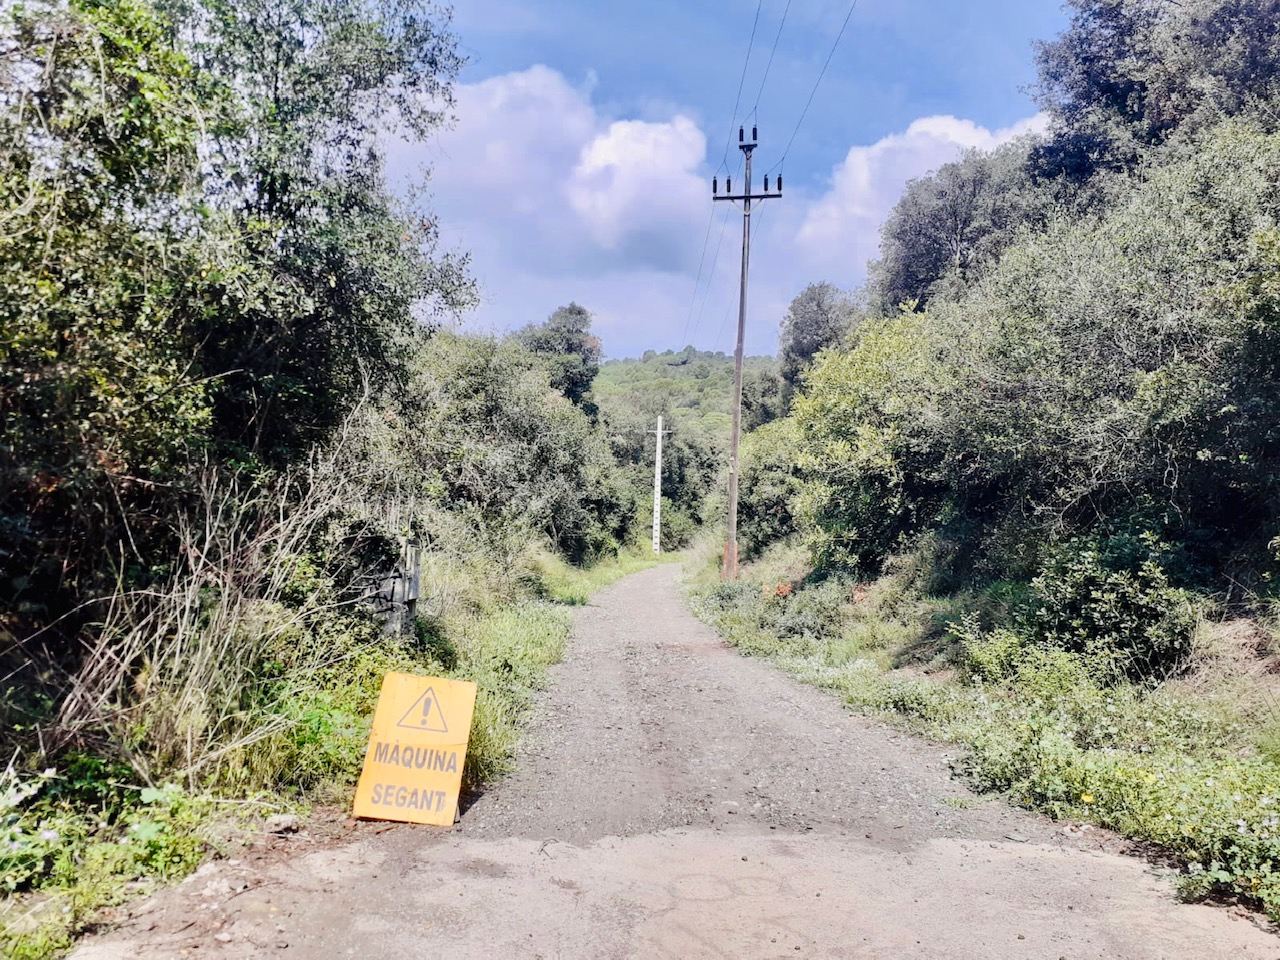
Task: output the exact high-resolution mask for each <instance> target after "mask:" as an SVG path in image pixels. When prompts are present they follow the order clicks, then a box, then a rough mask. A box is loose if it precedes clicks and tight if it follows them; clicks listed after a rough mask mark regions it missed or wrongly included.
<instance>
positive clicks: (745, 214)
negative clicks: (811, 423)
mask: <svg viewBox="0 0 1280 960" xmlns="http://www.w3.org/2000/svg"><path fill="white" fill-rule="evenodd" d="M756 146H757V143H756V128H755V127H752V128H751V140H750V141H748V140H747V139H746V129H745V128H744V127H739V128H738V149H739V150H741V151H742V153H743V155H744V156H745V157H746V167H747V169H746V176H747V182H746V185H745V189H744V191H743V192H742V193H740V194H735V193H734V192H733V182H732V181H731V180H729V179H726V180H725V193H724V194H723V195H721V194H720V192H719V184H718V183H717V182H716V181H715V180H712V181H711V193H712V200H730V201H733V200H741V201H742V279H741V283H740V286H739V290H738V346H737V348H736V349H735V350H734V352H733V436H732V437H731V438H730V441H729V540H728V543H726V544H725V548H724V571H723V576H724V579H726V580H737V579H738V446H739V442H740V441H741V439H742V349H743V339H744V337H745V335H746V330H747V273H748V270H749V269H750V265H751V201H752V200H771V199H774V198H776V197H780V196H782V177H781V176H779V177H778V189H777V192H775V193H770V192H769V178H768V177H767V176H766V177H765V178H764V192H763V193H756V194H753V193H752V192H751V154H752V152H753V151H754V150H755V148H756Z"/></svg>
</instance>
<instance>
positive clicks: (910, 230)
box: [871, 139, 1052, 313]
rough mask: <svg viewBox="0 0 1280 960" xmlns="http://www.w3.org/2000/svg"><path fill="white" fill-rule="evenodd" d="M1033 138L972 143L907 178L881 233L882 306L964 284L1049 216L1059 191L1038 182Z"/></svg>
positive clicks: (878, 282)
mask: <svg viewBox="0 0 1280 960" xmlns="http://www.w3.org/2000/svg"><path fill="white" fill-rule="evenodd" d="M1034 143H1035V141H1034V139H1019V140H1015V141H1013V142H1012V143H1008V144H1005V145H1003V146H1001V147H999V148H998V149H996V150H994V151H991V152H983V151H979V150H970V151H969V152H968V153H966V154H965V156H964V157H963V158H962V159H960V160H958V161H956V162H954V163H948V164H944V165H943V166H942V167H940V168H939V169H938V170H937V171H936V172H934V173H932V174H930V175H929V176H927V177H922V178H920V179H918V180H912V181H911V182H910V183H908V184H907V189H906V192H905V193H904V194H903V195H902V197H901V199H899V200H898V202H897V204H895V206H894V208H893V210H892V212H890V214H889V217H888V219H887V220H886V221H885V224H884V227H883V228H882V229H881V232H880V236H881V241H880V258H879V260H878V261H877V262H876V263H875V264H874V265H873V266H872V269H871V276H872V281H871V287H872V296H873V298H874V299H875V300H876V301H877V302H878V304H879V307H880V309H881V310H882V311H883V312H888V313H891V312H893V311H895V310H897V309H898V307H899V306H900V305H902V304H904V303H915V304H917V305H918V306H921V307H924V306H927V304H928V302H929V299H930V298H931V297H932V296H933V295H934V293H935V292H936V291H937V290H938V288H939V286H940V285H945V284H950V285H952V286H955V287H961V288H962V287H963V286H964V285H965V284H967V283H969V282H971V281H973V280H974V279H976V278H977V277H978V276H980V275H981V273H982V271H983V270H984V269H986V268H987V267H989V266H990V265H991V264H993V263H995V262H996V261H997V260H998V259H999V257H1000V254H1001V253H1003V252H1004V250H1005V249H1006V248H1008V247H1009V246H1010V245H1011V244H1012V243H1013V242H1014V241H1015V240H1017V238H1018V235H1019V232H1020V231H1023V230H1026V229H1028V228H1034V227H1035V226H1038V225H1039V224H1041V223H1043V222H1044V220H1045V217H1046V216H1047V214H1048V212H1049V210H1050V209H1051V204H1052V198H1051V197H1050V195H1049V191H1048V189H1047V188H1046V187H1044V186H1037V185H1035V184H1033V182H1032V177H1031V174H1030V172H1029V171H1028V167H1027V153H1028V150H1029V149H1030V148H1031V146H1032V145H1033V144H1034Z"/></svg>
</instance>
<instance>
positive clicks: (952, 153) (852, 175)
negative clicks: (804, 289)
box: [795, 115, 1046, 280]
mask: <svg viewBox="0 0 1280 960" xmlns="http://www.w3.org/2000/svg"><path fill="white" fill-rule="evenodd" d="M1045 122H1046V121H1045V118H1044V117H1043V115H1037V116H1035V117H1031V118H1029V119H1027V120H1023V121H1021V122H1019V123H1017V124H1015V125H1014V126H1012V127H1009V128H1007V129H1004V130H994V131H992V130H988V129H987V128H986V127H982V126H979V125H978V124H976V123H974V122H973V121H972V120H961V119H957V118H956V117H950V116H934V117H923V118H921V119H919V120H915V121H913V122H912V123H911V125H910V126H908V127H907V129H906V130H905V131H904V132H903V133H895V134H891V135H890V136H887V137H885V138H883V139H882V140H879V141H877V142H876V143H874V144H872V145H871V146H867V147H853V148H852V149H851V150H850V151H849V153H848V155H847V156H846V157H845V159H844V161H843V162H842V163H841V164H840V165H839V166H837V167H836V168H835V170H834V171H833V172H832V175H831V188H830V190H829V191H828V192H827V193H826V194H825V195H824V196H822V197H821V198H819V199H818V200H817V201H816V202H815V203H814V204H813V205H812V206H811V207H810V208H809V210H808V212H807V214H806V215H805V218H804V222H803V224H802V225H801V226H800V229H799V230H798V232H797V234H796V237H795V240H796V243H797V244H798V245H799V246H800V247H801V248H802V249H803V250H804V251H805V252H806V253H807V254H808V255H809V257H810V258H811V262H812V263H814V265H821V266H826V267H827V268H828V269H842V270H843V272H844V273H845V274H846V275H849V274H850V273H851V271H856V273H857V275H856V277H850V279H859V280H860V279H861V277H862V270H863V266H864V265H865V264H866V262H867V261H868V260H871V259H873V258H874V257H875V256H876V255H877V252H878V250H879V246H880V227H881V225H882V224H883V223H884V221H885V218H886V217H887V216H888V214H889V211H890V210H892V209H893V205H894V204H895V203H897V201H898V198H899V197H900V196H901V195H902V191H903V189H904V188H905V187H906V185H907V182H908V181H909V180H913V179H915V178H917V177H921V176H924V175H925V174H927V173H929V172H930V171H932V170H936V169H937V168H938V167H940V166H942V165H943V164H946V163H950V162H951V161H953V160H956V159H958V158H959V157H960V156H961V155H962V154H963V153H964V152H965V151H966V150H970V149H974V148H977V149H981V150H990V149H992V148H993V147H997V146H999V145H1000V144H1002V143H1005V142H1007V141H1009V140H1011V139H1013V138H1014V137H1017V136H1021V135H1022V134H1025V133H1031V132H1036V131H1039V130H1043V129H1044V126H1045ZM833 279H835V278H833Z"/></svg>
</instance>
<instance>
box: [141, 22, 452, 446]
mask: <svg viewBox="0 0 1280 960" xmlns="http://www.w3.org/2000/svg"><path fill="white" fill-rule="evenodd" d="M165 7H166V9H167V10H168V11H169V12H170V13H171V14H172V15H173V16H174V18H175V22H176V23H177V25H178V28H179V32H180V35H181V36H182V37H183V38H184V39H185V41H186V46H187V47H188V48H189V49H190V50H191V51H192V57H193V59H194V61H195V63H196V64H197V66H198V67H199V68H200V70H201V71H202V72H203V73H204V75H205V76H206V77H209V78H216V79H217V81H218V82H219V83H221V84H223V85H225V88H226V89H227V91H228V94H229V95H228V96H227V97H226V98H225V99H224V102H226V103H227V104H228V105H229V106H228V107H227V109H225V110H223V111H221V112H220V114H219V116H218V117H217V122H216V123H213V124H211V125H210V134H211V137H210V143H209V144H208V148H207V150H206V154H207V159H206V161H205V192H206V196H207V202H208V204H209V206H210V207H211V209H212V210H213V211H214V216H215V217H216V218H217V220H218V225H219V227H220V228H221V230H222V232H223V235H224V237H225V239H223V240H221V242H219V243H218V244H217V245H216V246H215V247H214V248H213V249H212V250H211V251H210V258H209V260H210V262H209V263H208V264H207V265H206V270H207V271H208V273H209V275H210V278H211V283H210V286H211V287H212V289H211V290H210V291H209V293H208V295H207V297H206V299H205V302H204V303H203V304H202V306H203V307H204V311H203V317H202V319H203V320H204V323H203V329H201V330H200V331H199V341H200V342H201V344H202V350H201V363H200V367H201V371H202V372H203V373H204V374H205V375H206V376H209V377H213V378H216V379H215V380H214V381H213V383H214V384H215V387H214V391H213V399H214V410H215V418H216V422H215V431H216V432H217V434H218V436H219V437H220V438H223V439H224V440H226V441H227V442H229V443H231V444H234V445H237V446H239V447H240V448H242V449H244V450H246V451H248V452H251V453H253V454H255V455H257V456H260V457H265V458H268V459H271V460H285V459H287V458H288V457H289V456H291V455H293V454H296V453H297V452H298V451H299V450H302V449H305V448H306V446H307V445H308V444H311V443H314V442H316V441H318V440H321V439H323V438H324V437H325V436H327V435H328V433H329V432H330V431H331V430H332V429H333V428H334V427H335V425H336V424H337V423H338V422H340V420H341V418H342V417H343V416H344V415H345V413H346V412H347V411H348V410H350V409H351V405H352V404H353V403H354V402H355V401H356V400H358V399H359V397H360V396H361V395H362V393H363V392H364V391H365V390H366V389H369V388H372V389H373V390H375V391H376V390H379V389H382V388H384V387H386V386H388V385H389V384H391V383H392V382H394V381H395V378H396V377H397V376H399V375H400V370H399V361H398V357H399V353H400V351H401V348H402V344H403V341H404V339H405V338H406V337H410V336H412V335H413V334H414V333H415V331H416V329H417V327H418V325H419V324H420V323H421V322H422V321H424V320H430V319H431V318H432V317H433V316H434V315H436V314H438V313H439V312H441V311H456V310H458V309H461V308H462V307H464V306H466V305H468V304H469V303H470V302H471V301H472V295H473V292H472V290H471V287H470V283H469V281H468V280H467V278H466V276H465V273H464V269H463V268H464V267H465V262H464V261H461V260H459V259H457V258H454V257H450V256H443V257H441V256H435V255H433V254H434V246H435V239H436V233H435V228H434V226H433V222H434V221H433V220H432V219H431V218H430V216H429V215H428V214H427V212H426V211H425V210H423V209H420V208H416V207H411V206H407V205H406V204H405V203H404V202H403V201H401V200H398V199H396V198H393V197H392V196H391V194H390V192H389V190H388V189H387V185H386V183H385V179H384V176H383V162H382V151H383V146H382V143H383V139H382V138H384V135H385V134H386V133H387V132H389V131H394V132H395V133H398V134H400V135H402V136H404V137H407V138H412V139H421V138H423V137H425V136H427V135H428V134H429V133H430V132H431V131H432V130H433V129H434V128H436V127H437V126H438V125H439V124H440V123H441V122H442V121H443V120H444V118H445V116H446V111H447V110H448V109H449V107H450V105H451V104H452V93H451V86H450V85H451V82H452V80H453V78H454V77H455V76H456V73H457V70H458V67H459V64H460V60H459V58H458V55H457V52H456V44H455V41H454V38H453V37H452V35H451V34H449V32H448V31H447V29H446V28H447V15H446V14H445V13H444V12H443V11H441V10H440V9H438V8H437V7H435V6H434V5H432V4H431V3H429V2H426V0H378V2H374V3H366V2H363V0H281V2H276V0H199V2H194V0H165Z"/></svg>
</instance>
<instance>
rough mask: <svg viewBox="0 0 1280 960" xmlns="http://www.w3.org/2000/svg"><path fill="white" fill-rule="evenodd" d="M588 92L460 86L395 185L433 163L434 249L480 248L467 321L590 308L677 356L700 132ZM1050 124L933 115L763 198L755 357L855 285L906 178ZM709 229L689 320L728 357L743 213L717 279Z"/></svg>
mask: <svg viewBox="0 0 1280 960" xmlns="http://www.w3.org/2000/svg"><path fill="white" fill-rule="evenodd" d="M594 86H595V78H594V77H593V76H590V75H588V76H587V77H585V78H584V79H583V82H582V83H581V84H574V83H572V82H570V81H569V80H568V79H566V78H565V77H564V75H562V74H560V73H559V72H557V71H555V70H552V69H550V68H548V67H544V66H534V67H531V68H529V69H528V70H522V71H519V72H516V73H509V74H504V75H502V76H497V77H492V78H490V79H487V80H484V81H481V82H478V83H473V84H462V85H460V86H459V87H458V88H457V98H458V104H457V116H458V121H457V124H456V125H455V126H454V127H453V128H452V129H450V130H448V131H445V132H444V133H442V134H441V135H440V136H439V137H438V138H437V140H436V141H434V142H433V143H431V144H428V145H417V146H414V147H411V148H410V147H403V146H401V147H394V148H392V151H391V163H390V167H391V173H392V175H393V176H398V177H407V176H408V175H409V174H410V172H411V170H412V168H413V167H415V166H417V165H419V164H421V163H423V162H425V163H426V164H427V165H428V166H429V167H430V168H431V181H430V183H431V193H432V198H433V199H432V205H433V207H434V209H435V212H436V215H437V217H438V221H439V223H440V224H441V229H442V233H443V236H442V239H443V241H444V243H445V244H446V245H447V246H458V247H461V248H463V249H466V250H469V251H470V252H471V254H472V262H473V272H474V274H475V275H476V277H477V279H478V280H479V282H480V285H481V290H482V297H483V303H482V305H481V307H480V308H479V310H478V311H477V312H476V314H475V316H473V317H471V318H469V319H468V321H467V324H468V326H471V327H474V328H479V329H487V330H495V331H497V330H505V329H510V328H512V327H516V326H520V325H522V324H525V323H529V322H535V321H539V320H541V319H543V318H545V317H546V316H547V315H548V314H550V313H551V311H552V310H554V309H555V308H556V307H557V306H559V305H561V304H563V303H567V302H568V301H570V300H577V301H578V302H580V303H582V304H583V305H584V306H586V307H587V308H588V309H590V310H591V311H592V312H593V313H595V315H596V327H597V329H598V331H599V332H600V334H601V336H602V338H603V339H604V342H605V348H606V350H607V351H608V352H610V353H611V354H613V355H618V354H634V353H638V352H640V351H642V350H644V349H645V348H647V347H654V348H656V349H664V348H667V347H672V348H678V347H680V346H682V343H681V342H680V341H681V340H682V339H683V337H684V328H685V319H686V317H687V316H688V315H689V304H690V300H691V298H692V296H693V286H694V277H695V273H696V271H697V268H698V259H699V252H700V250H701V249H702V241H703V237H704V235H705V230H706V225H707V216H708V213H709V210H710V205H711V199H710V190H709V185H710V183H709V181H710V173H711V170H710V164H709V163H708V161H707V158H706V150H707V137H706V134H705V132H704V130H703V129H702V128H701V127H700V126H699V124H698V123H697V122H696V121H695V120H694V119H693V118H692V117H691V115H690V113H689V111H688V110H686V109H683V108H681V107H679V106H664V107H661V108H657V107H654V106H652V105H650V106H649V107H648V108H646V109H645V117H644V119H636V118H634V117H613V116H608V115H606V114H605V113H604V111H603V110H602V109H601V108H600V107H599V106H597V104H596V103H595V102H594V101H593V96H592V93H593V89H594ZM1040 125H1041V121H1040V120H1039V118H1032V119H1030V120H1027V121H1023V122H1022V123H1020V124H1018V125H1017V126H1015V127H1013V128H1010V129H1008V130H995V131H991V130H987V129H985V128H983V127H981V126H979V125H977V124H975V123H973V122H971V121H968V120H961V119H957V118H955V117H942V116H939V117H926V118H923V119H920V120H916V121H915V122H913V123H911V124H910V125H909V126H908V127H907V128H906V130H905V131H903V132H901V133H895V134H892V135H890V136H886V137H885V138H883V139H882V140H880V141H878V142H877V143H874V144H872V145H870V146H855V147H853V148H852V149H851V150H850V151H849V153H848V155H847V156H846V157H845V158H844V160H843V161H842V162H841V163H840V164H838V165H837V166H836V167H835V168H834V169H833V170H832V172H831V174H830V177H829V178H828V179H827V180H826V181H825V182H824V183H823V184H822V185H821V187H820V189H819V190H814V189H812V188H806V187H805V186H804V185H803V184H800V183H797V182H796V181H799V180H800V179H801V178H800V177H798V176H794V175H793V176H792V178H790V179H789V180H788V183H787V196H786V198H785V199H784V200H783V201H781V202H780V203H769V204H766V205H765V207H764V213H763V219H760V220H757V221H756V227H755V228H754V232H753V237H754V239H753V244H752V264H753V268H752V278H751V309H750V314H749V317H748V325H749V331H748V336H749V350H750V351H751V352H757V353H759V352H767V351H770V350H772V349H773V348H774V344H775V337H776V331H777V322H778V318H779V317H780V316H781V315H782V313H783V311H785V309H786V305H787V303H788V302H789V301H790V299H791V297H793V296H794V295H795V294H796V293H797V292H798V291H799V290H800V289H801V288H803V287H804V285H805V284H807V283H809V282H811V281H815V280H830V281H832V282H834V283H837V284H840V285H843V286H849V287H852V286H854V285H856V284H857V283H860V282H861V281H862V279H863V276H864V273H865V269H864V268H865V264H866V261H867V260H868V259H871V258H873V257H874V256H875V255H876V250H877V247H878V240H879V229H880V225H881V224H882V223H883V221H884V218H885V216H886V214H887V213H888V211H889V210H890V209H891V208H892V206H893V204H894V203H895V202H896V201H897V199H898V197H899V196H900V195H901V192H902V189H903V187H904V186H905V184H906V182H907V181H908V180H909V179H911V178H913V177H918V176H921V175H923V174H925V173H927V172H928V171H930V170H933V169H936V168H937V167H938V166H940V165H941V164H943V163H946V162H948V161H950V160H953V159H955V158H957V157H958V156H960V154H961V153H962V152H963V151H964V150H965V149H967V148H970V147H981V148H990V147H993V146H995V145H997V144H999V143H1002V142H1004V141H1005V140H1008V139H1009V138H1010V137H1013V136H1015V135H1017V134H1018V133H1022V132H1025V131H1028V130H1032V129H1036V128H1037V127H1038V126H1040ZM793 166H794V161H793ZM730 213H732V211H730ZM715 223H716V228H715V230H713V232H712V234H711V249H709V250H708V251H707V258H706V264H705V269H704V272H703V281H704V282H709V283H710V287H711V290H710V294H709V296H707V297H706V309H705V312H704V311H702V310H701V309H695V310H694V316H695V317H699V316H700V317H701V320H700V323H699V324H698V326H697V333H696V336H694V337H692V339H694V341H695V342H696V343H697V344H698V345H699V346H700V347H703V348H717V347H718V348H719V349H732V343H731V342H730V341H731V338H732V328H733V317H734V316H736V303H737V262H738V256H739V243H738V238H739V229H740V226H739V224H740V218H738V217H736V216H730V217H729V222H728V227H727V229H726V230H725V232H724V234H723V245H722V248H721V250H720V257H719V261H718V268H717V270H716V271H715V274H714V276H712V277H711V278H710V280H708V275H709V274H710V267H711V261H712V253H713V252H714V249H715V247H716V244H717V242H718V240H719V238H720V228H719V225H720V223H721V219H720V218H719V217H717V218H716V220H715ZM703 296H704V295H703V293H702V292H700V293H699V294H698V297H697V300H696V301H695V303H696V304H699V305H700V304H701V303H702V302H703ZM726 316H728V318H729V319H728V321H727V322H725V323H724V324H723V326H724V328H725V329H724V331H723V333H722V335H721V337H720V339H719V341H718V342H717V339H716V334H717V331H720V330H721V328H722V322H721V321H722V320H724V318H725V317H726Z"/></svg>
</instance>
